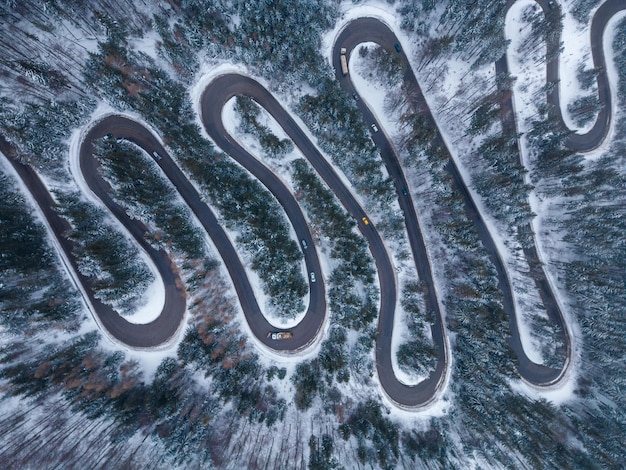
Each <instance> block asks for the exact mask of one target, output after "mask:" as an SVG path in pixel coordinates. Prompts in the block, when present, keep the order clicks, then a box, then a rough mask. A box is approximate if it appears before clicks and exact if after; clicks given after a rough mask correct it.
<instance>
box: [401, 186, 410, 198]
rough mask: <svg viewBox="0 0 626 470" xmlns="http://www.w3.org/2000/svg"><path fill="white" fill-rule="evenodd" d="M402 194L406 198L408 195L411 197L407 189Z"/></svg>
mask: <svg viewBox="0 0 626 470" xmlns="http://www.w3.org/2000/svg"><path fill="white" fill-rule="evenodd" d="M402 194H403V195H404V196H408V195H409V192H408V191H407V190H406V188H402Z"/></svg>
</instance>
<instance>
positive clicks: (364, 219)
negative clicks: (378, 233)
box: [361, 217, 370, 225]
mask: <svg viewBox="0 0 626 470" xmlns="http://www.w3.org/2000/svg"><path fill="white" fill-rule="evenodd" d="M361 220H362V221H363V223H364V224H365V225H369V224H370V221H369V220H367V217H363V218H362V219H361Z"/></svg>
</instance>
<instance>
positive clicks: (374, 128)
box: [372, 124, 378, 132]
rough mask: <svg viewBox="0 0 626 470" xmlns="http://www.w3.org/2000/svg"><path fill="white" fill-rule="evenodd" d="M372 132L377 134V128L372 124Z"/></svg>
mask: <svg viewBox="0 0 626 470" xmlns="http://www.w3.org/2000/svg"><path fill="white" fill-rule="evenodd" d="M372 130H373V131H374V132H378V127H377V126H376V124H372Z"/></svg>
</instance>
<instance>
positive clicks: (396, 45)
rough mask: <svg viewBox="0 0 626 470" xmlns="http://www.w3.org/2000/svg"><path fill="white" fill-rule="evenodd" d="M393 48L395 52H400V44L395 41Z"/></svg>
mask: <svg viewBox="0 0 626 470" xmlns="http://www.w3.org/2000/svg"><path fill="white" fill-rule="evenodd" d="M393 48H394V49H395V50H396V52H397V53H398V54H399V53H400V52H402V48H401V47H400V44H398V43H395V44H394V45H393Z"/></svg>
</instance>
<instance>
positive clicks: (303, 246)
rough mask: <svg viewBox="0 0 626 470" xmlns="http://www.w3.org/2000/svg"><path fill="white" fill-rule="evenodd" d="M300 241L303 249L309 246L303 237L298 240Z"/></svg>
mask: <svg viewBox="0 0 626 470" xmlns="http://www.w3.org/2000/svg"><path fill="white" fill-rule="evenodd" d="M300 243H301V244H302V249H303V250H306V249H307V248H308V247H309V245H308V244H307V242H306V240H305V239H302V240H300Z"/></svg>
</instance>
